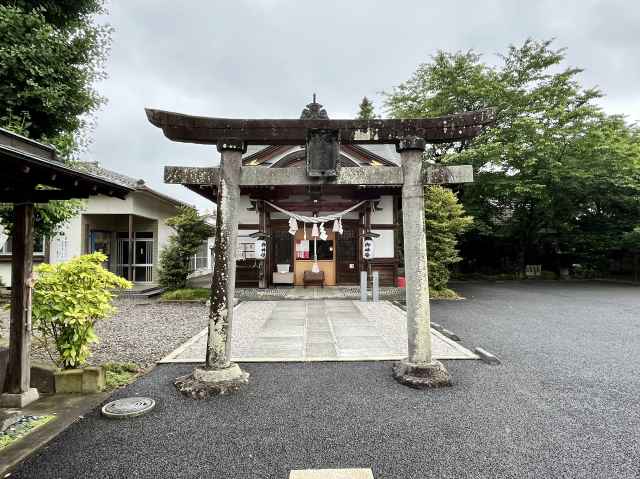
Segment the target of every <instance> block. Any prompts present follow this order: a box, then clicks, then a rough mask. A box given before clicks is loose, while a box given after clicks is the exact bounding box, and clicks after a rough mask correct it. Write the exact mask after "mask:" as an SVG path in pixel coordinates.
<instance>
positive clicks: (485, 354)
mask: <svg viewBox="0 0 640 479" xmlns="http://www.w3.org/2000/svg"><path fill="white" fill-rule="evenodd" d="M473 352H474V353H476V354H477V355H478V356H480V359H481V360H482V361H483V362H485V363H487V364H493V365H498V364H501V363H502V362H501V361H500V360H499V359H498V357H497V356H494V355H493V354H491V353H490V352H489V351H487V350H485V349H482V348H475V349H474V350H473Z"/></svg>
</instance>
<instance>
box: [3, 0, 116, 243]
mask: <svg viewBox="0 0 640 479" xmlns="http://www.w3.org/2000/svg"><path fill="white" fill-rule="evenodd" d="M101 13H104V8H103V0H4V1H0V127H2V128H6V129H9V130H12V131H15V132H16V133H20V134H22V135H25V136H27V137H29V138H32V139H34V140H37V141H42V142H45V143H51V144H53V145H54V146H55V147H56V148H57V149H58V151H59V152H60V154H61V157H62V159H63V160H64V161H70V160H72V159H74V158H75V156H76V155H77V154H78V153H79V151H80V150H81V149H82V148H83V147H84V146H85V145H86V142H87V137H86V132H87V127H88V125H87V121H88V118H90V115H91V114H92V113H93V112H95V111H96V110H97V109H98V108H99V106H100V105H101V104H102V103H103V98H101V97H100V95H98V93H97V92H96V90H95V88H94V83H95V81H97V80H99V79H101V78H103V77H104V69H103V65H104V60H105V59H106V54H107V49H108V46H109V38H110V33H111V29H110V27H108V26H106V25H99V24H97V23H96V16H97V15H99V14H101ZM81 207H82V203H80V202H78V201H65V202H62V201H57V202H51V203H50V204H48V205H39V206H37V208H36V218H35V227H36V232H37V233H38V234H46V235H50V234H52V233H53V232H54V231H55V230H56V229H57V228H58V227H59V225H61V224H62V223H64V222H65V221H67V220H68V219H69V218H71V217H73V216H74V215H75V214H77V212H78V211H79V210H80V209H81ZM10 210H11V205H0V221H2V223H3V224H4V225H5V226H6V227H7V229H9V230H11V228H12V213H11V211H10Z"/></svg>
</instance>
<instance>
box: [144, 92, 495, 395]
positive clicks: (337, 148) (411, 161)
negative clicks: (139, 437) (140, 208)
mask: <svg viewBox="0 0 640 479" xmlns="http://www.w3.org/2000/svg"><path fill="white" fill-rule="evenodd" d="M146 113H147V118H148V119H149V121H150V122H151V123H152V124H153V125H155V126H157V127H159V128H161V129H162V131H163V133H164V134H165V136H166V137H167V138H169V139H171V140H173V141H179V142H191V143H199V144H215V145H216V146H217V149H218V151H219V152H220V153H221V160H220V167H219V168H190V167H166V168H165V181H166V182H168V183H178V184H183V185H185V186H187V187H188V188H190V189H192V190H193V191H195V192H197V193H199V194H201V195H203V196H205V197H207V198H209V199H211V200H212V201H214V202H215V203H216V204H217V221H216V242H215V266H214V270H213V277H212V284H211V307H210V313H209V328H208V339H207V348H206V361H205V366H204V367H202V368H201V367H199V368H196V369H195V370H194V371H193V373H192V374H190V375H187V376H184V377H181V378H177V379H176V381H175V385H176V387H177V388H178V389H179V390H180V391H181V392H182V393H184V394H185V395H188V396H191V397H194V398H204V397H207V396H208V395H210V394H224V393H225V392H227V391H230V390H236V389H238V388H239V387H240V386H242V385H243V384H246V383H247V382H248V374H247V373H246V372H244V371H243V370H242V369H241V368H240V366H239V365H238V364H236V363H233V362H231V357H232V356H231V325H232V322H233V317H234V307H233V302H234V298H235V279H236V251H237V245H238V242H237V240H238V229H239V225H240V224H241V223H242V218H243V215H244V214H245V211H251V212H257V213H258V215H259V221H258V223H257V224H253V225H246V224H245V225H242V227H243V229H253V230H254V231H253V233H250V235H251V236H252V237H253V238H256V245H255V252H256V253H255V258H256V260H258V261H259V262H260V272H259V284H260V286H261V287H263V285H266V284H268V282H269V273H271V272H272V271H273V268H274V267H275V268H277V264H278V262H279V261H281V260H284V259H285V258H288V259H290V263H288V264H289V265H293V274H294V282H298V281H299V276H300V272H302V273H301V274H302V276H303V277H304V271H305V269H306V268H307V267H308V266H307V264H306V263H305V262H306V261H309V260H308V259H307V256H309V257H310V256H311V252H312V250H311V246H310V245H309V244H308V243H307V242H306V241H307V240H305V239H304V236H305V233H304V231H306V227H307V224H309V225H312V234H311V238H313V239H314V240H315V239H321V240H322V241H323V243H322V244H320V245H318V244H317V242H316V243H315V245H314V247H313V248H314V249H313V254H314V259H313V262H312V268H313V270H315V271H319V270H320V269H321V266H320V262H322V261H326V262H327V263H326V264H325V265H324V268H326V270H325V271H326V272H327V276H329V274H331V275H332V280H333V281H335V280H336V278H337V276H338V274H340V275H341V276H342V277H347V278H348V277H351V276H352V273H351V270H352V269H355V263H350V260H351V259H352V258H353V257H354V253H356V254H357V252H358V251H357V247H355V248H354V244H353V235H354V233H348V234H347V236H344V233H345V231H344V224H343V225H342V227H341V226H340V224H339V223H340V221H341V220H343V219H344V220H347V219H348V218H346V214H347V213H351V212H354V211H356V210H358V209H359V208H361V207H364V211H368V212H369V217H368V218H367V217H362V216H359V217H358V223H357V228H358V230H357V237H356V242H357V244H358V245H360V244H362V255H361V257H363V258H364V259H365V260H367V261H370V260H371V259H373V258H374V256H375V255H374V250H376V249H377V248H376V244H375V239H376V238H383V237H387V238H388V237H389V232H388V231H387V232H386V233H385V234H384V235H383V234H382V233H380V232H374V231H373V230H374V228H373V225H372V224H371V212H374V211H378V210H382V211H385V207H384V205H382V206H381V207H380V208H378V207H379V206H380V205H379V204H380V203H383V196H384V195H383V191H385V190H387V191H389V192H390V193H389V196H391V201H392V202H393V205H394V206H392V207H390V208H388V209H387V211H389V210H391V211H392V212H393V223H394V225H395V224H396V223H397V222H398V221H399V219H400V218H396V213H397V212H398V211H399V210H398V209H397V208H396V207H395V204H396V203H395V202H396V200H399V201H401V203H402V207H401V210H402V215H401V217H402V235H403V250H404V251H403V255H404V258H405V277H406V303H407V316H406V317H407V352H408V354H407V357H406V358H405V359H403V360H402V361H400V362H399V363H397V364H396V365H395V366H394V368H393V376H394V377H395V378H396V380H398V381H399V382H400V383H402V384H405V385H408V386H411V387H416V388H430V387H440V386H447V385H450V384H451V383H450V379H449V374H448V372H447V370H446V369H445V367H444V366H443V365H442V364H441V363H440V362H439V361H436V360H434V359H433V355H432V340H431V328H430V308H429V282H428V263H427V248H426V235H425V222H424V185H425V184H445V183H465V182H471V181H473V170H472V167H471V166H445V165H431V166H429V167H428V168H424V169H423V165H424V161H423V160H424V158H423V154H424V151H425V149H426V145H427V143H455V142H460V141H464V140H468V139H470V138H473V137H474V136H476V135H478V134H479V133H480V132H482V130H483V129H484V128H486V127H487V126H489V125H491V124H492V123H493V122H494V118H495V116H494V113H493V111H490V110H488V111H482V112H467V113H460V114H455V115H449V116H446V117H440V118H422V119H371V120H330V119H329V117H328V115H327V112H326V111H325V110H324V109H323V108H322V105H320V104H318V103H316V101H315V95H314V101H313V102H312V103H310V104H308V105H307V107H306V108H305V109H304V110H303V112H302V115H301V116H300V119H299V120H294V119H260V120H257V119H253V120H252V119H228V118H211V117H198V116H190V115H184V114H178V113H173V112H168V111H161V110H151V109H147V110H146ZM385 144H386V145H394V146H395V150H396V152H397V153H398V164H397V165H396V167H385V166H384V165H382V164H381V163H380V162H377V161H376V162H375V163H374V162H373V161H372V162H370V163H369V165H368V166H362V165H360V166H359V167H349V166H346V165H345V162H344V161H341V160H342V158H341V154H342V153H344V150H345V148H347V149H350V150H351V151H352V152H353V154H354V155H355V156H357V155H358V154H359V152H358V145H385ZM252 145H261V146H263V147H264V146H267V148H263V149H262V150H261V151H262V152H264V150H267V151H270V152H272V153H273V152H277V151H279V149H280V148H281V147H284V146H291V145H305V149H304V158H305V167H304V168H303V167H290V166H287V167H276V168H273V167H271V168H260V167H256V166H259V165H260V164H261V163H268V162H269V161H271V164H272V165H273V164H278V162H279V163H280V164H283V163H286V161H285V158H286V157H285V158H280V160H282V161H280V160H277V159H275V158H273V156H272V157H271V158H269V157H268V156H267V157H265V156H264V155H263V154H262V153H261V152H257V153H255V154H252V155H249V156H250V157H248V158H246V157H245V155H246V154H247V150H248V147H249V146H252ZM265 158H268V159H265ZM356 163H357V161H356ZM397 166H399V167H397ZM292 190H298V191H300V192H301V193H302V194H303V197H302V198H293V197H292V196H293V195H292ZM284 192H286V193H287V194H286V196H284V197H283V193H284ZM243 196H244V198H246V200H247V201H246V202H245V201H242V198H243ZM247 196H248V198H247ZM307 198H308V200H310V202H311V204H309V205H308V207H310V208H311V212H310V213H311V214H309V209H308V208H307V207H306V205H304V206H301V205H303V203H304V202H305V200H307ZM328 198H332V201H335V202H337V201H338V198H342V199H343V200H344V199H346V200H348V201H349V205H348V206H347V205H345V208H344V209H339V210H341V212H340V214H335V213H334V214H331V213H329V214H327V213H325V212H322V211H321V204H322V202H323V201H324V200H327V199H328ZM354 199H356V200H359V201H358V203H356V204H353V200H354ZM285 200H289V202H290V203H292V206H295V207H296V208H297V209H298V210H300V209H303V212H300V213H298V212H296V211H292V210H293V208H291V207H288V206H287V205H284V204H283V203H284V201H285ZM377 203H378V205H377ZM270 209H274V210H276V211H278V212H279V213H281V214H284V215H285V217H284V218H282V219H284V220H287V217H288V222H287V223H288V226H289V228H288V229H287V231H284V232H283V231H280V233H279V234H278V236H277V242H278V244H277V245H275V246H272V248H269V244H270V243H271V242H272V237H273V238H274V239H275V238H276V236H275V235H274V236H272V235H273V231H272V229H271V226H270V223H271V221H272V220H273V219H276V218H272V217H271V212H270ZM314 210H320V211H318V212H317V213H316V212H315V211H314ZM334 211H335V210H334ZM254 214H255V213H254ZM332 221H333V222H334V224H333V225H332V226H331V227H330V226H329V225H330V223H331V222H332ZM336 222H337V224H336ZM300 223H302V225H301V224H300ZM247 226H249V227H247ZM301 226H302V230H303V232H302V233H301V232H300V229H301ZM316 229H317V230H318V231H316ZM329 229H330V230H331V231H332V232H333V233H338V236H339V237H342V236H344V238H343V239H341V240H340V241H341V243H342V245H343V246H344V252H343V253H344V256H339V255H342V254H343V253H341V252H340V244H338V240H336V237H337V236H336V235H335V234H334V235H332V236H331V240H329V238H330V237H329V235H328V234H327V233H328V231H327V230H329ZM283 233H284V235H286V234H289V235H292V236H293V242H294V247H293V248H290V247H289V248H288V247H287V244H286V242H287V241H286V240H285V236H284V235H283ZM395 234H396V231H395V230H393V231H392V233H391V236H394V235H395ZM300 235H302V238H300ZM289 241H290V240H289ZM396 244H397V242H395V241H393V245H392V249H393V248H395V245H396ZM321 248H322V251H321ZM331 248H333V251H331ZM271 250H272V251H273V252H274V255H273V256H274V258H271V259H268V258H267V254H268V252H269V251H271ZM287 250H288V251H289V253H286V251H287ZM322 257H325V258H327V259H326V260H321V259H320V258H322ZM329 258H331V259H329ZM338 258H340V260H338ZM274 259H275V263H274V261H273V260H274ZM351 264H353V265H354V267H353V268H351ZM274 265H275V266H274ZM368 265H370V263H368ZM288 273H289V274H291V271H288Z"/></svg>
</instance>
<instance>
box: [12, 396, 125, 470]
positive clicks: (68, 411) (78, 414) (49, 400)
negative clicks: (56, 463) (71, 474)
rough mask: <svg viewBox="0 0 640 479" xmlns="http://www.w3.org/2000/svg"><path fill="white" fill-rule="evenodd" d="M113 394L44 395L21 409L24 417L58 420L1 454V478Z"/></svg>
mask: <svg viewBox="0 0 640 479" xmlns="http://www.w3.org/2000/svg"><path fill="white" fill-rule="evenodd" d="M111 394H113V391H108V392H102V393H97V394H89V395H82V394H56V395H50V396H44V397H43V398H41V399H40V400H38V401H36V402H34V403H33V404H30V405H29V406H27V407H26V408H24V409H22V410H21V414H24V415H36V416H45V415H50V414H52V413H53V414H55V415H56V418H55V419H53V420H51V421H49V422H48V423H47V424H45V425H43V426H41V427H39V428H38V429H36V430H35V431H32V432H31V433H29V434H28V435H26V436H25V437H23V438H22V439H20V440H19V441H16V442H15V443H13V444H11V445H10V446H8V447H6V448H5V449H3V450H2V454H1V455H0V477H5V474H6V473H7V472H9V471H10V470H12V469H13V468H14V467H16V466H17V465H18V464H19V463H21V462H22V461H24V460H25V459H26V458H27V457H29V456H30V455H31V454H33V453H35V452H37V451H38V450H39V449H40V448H42V447H44V446H45V445H46V444H47V443H48V442H49V441H51V440H52V439H54V438H55V437H56V436H57V435H58V434H60V433H61V432H62V431H64V430H65V429H67V428H68V427H69V426H71V425H72V424H73V423H74V422H76V421H77V420H78V419H81V418H82V416H83V415H84V414H86V413H87V412H89V411H92V410H93V409H94V408H96V407H97V406H98V405H100V404H101V403H103V402H104V401H105V400H107V399H108V398H109V397H111Z"/></svg>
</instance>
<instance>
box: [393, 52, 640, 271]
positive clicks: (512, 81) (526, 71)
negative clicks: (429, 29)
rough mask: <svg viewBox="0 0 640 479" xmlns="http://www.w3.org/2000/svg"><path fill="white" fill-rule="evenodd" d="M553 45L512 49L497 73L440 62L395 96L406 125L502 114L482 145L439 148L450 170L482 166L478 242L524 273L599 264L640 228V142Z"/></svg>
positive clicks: (470, 60)
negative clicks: (563, 264) (504, 245)
mask: <svg viewBox="0 0 640 479" xmlns="http://www.w3.org/2000/svg"><path fill="white" fill-rule="evenodd" d="M564 58H565V51H564V50H563V49H553V48H552V42H551V41H544V42H538V41H534V40H527V41H525V42H524V44H522V45H521V46H517V47H516V46H510V47H509V48H508V50H507V52H506V53H505V54H504V55H500V56H499V58H498V62H497V64H489V63H485V62H483V61H482V58H481V56H480V55H478V54H477V53H475V52H458V53H446V52H442V51H440V52H438V53H437V54H436V55H435V56H434V57H433V58H432V59H431V61H430V62H428V63H424V64H422V65H420V66H419V67H418V69H417V70H416V72H415V73H414V74H413V76H412V77H411V78H410V79H409V80H408V81H406V82H405V83H402V84H401V85H399V86H398V87H396V88H394V89H393V90H392V91H391V92H390V93H388V94H387V95H386V106H387V108H388V109H389V112H390V114H391V115H392V116H394V117H396V118H408V117H425V116H426V117H428V116H438V115H445V114H451V113H456V112H461V111H472V110H479V109H483V108H488V107H493V108H494V109H495V111H496V117H497V120H496V124H495V127H493V128H490V129H487V130H486V131H485V132H484V133H483V134H481V135H480V136H479V137H478V138H476V139H475V140H473V141H472V142H464V143H457V144H445V145H438V146H436V147H433V148H432V149H431V150H430V151H429V152H428V155H429V156H430V157H431V158H433V159H435V160H437V161H441V162H444V163H464V164H472V165H473V167H474V172H475V183H473V184H470V185H465V186H464V187H463V188H462V191H461V199H462V201H463V203H464V205H465V208H466V210H467V211H468V212H469V213H470V214H472V215H473V217H474V219H475V223H474V230H473V233H472V234H469V235H468V238H470V239H471V240H479V239H482V238H486V239H488V240H489V242H490V241H494V240H499V241H506V242H509V243H510V245H511V246H512V249H513V250H514V251H515V252H516V253H515V254H516V256H517V258H516V263H517V264H518V267H519V269H520V270H522V269H523V268H524V265H525V264H526V263H528V262H531V261H537V259H538V258H537V255H538V254H539V251H540V249H541V248H542V247H543V245H547V246H549V247H550V248H551V250H552V252H553V254H554V255H555V256H556V257H559V255H560V253H563V254H565V255H570V256H572V257H573V258H575V259H576V260H577V261H588V262H592V263H596V262H598V261H601V260H602V258H603V256H604V254H606V252H607V251H608V250H609V249H611V248H612V247H614V246H615V245H617V243H618V242H619V240H620V237H621V236H622V235H623V234H624V232H626V231H630V230H631V229H632V228H633V226H635V225H637V224H638V220H639V219H640V141H639V140H640V132H639V130H638V128H636V127H635V126H634V125H628V124H627V123H626V121H625V120H624V118H622V117H620V116H612V115H607V114H605V113H604V112H603V111H602V110H601V109H600V108H599V107H598V105H597V104H596V100H597V99H598V98H600V97H601V96H602V93H601V92H600V91H599V90H597V89H595V88H584V87H582V86H581V84H580V82H579V74H580V73H581V71H582V70H580V69H578V68H570V67H565V66H564Z"/></svg>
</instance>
